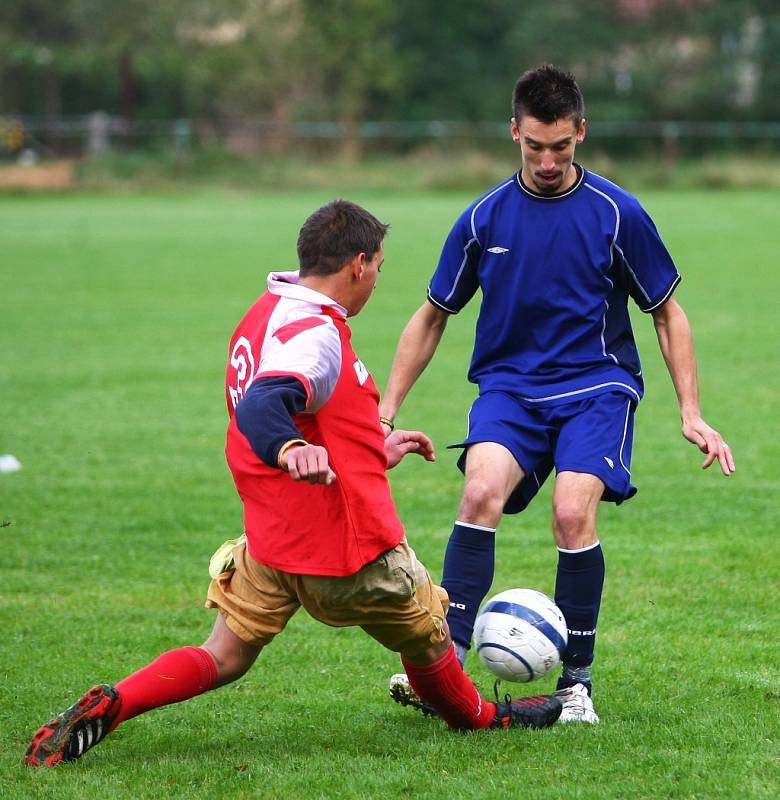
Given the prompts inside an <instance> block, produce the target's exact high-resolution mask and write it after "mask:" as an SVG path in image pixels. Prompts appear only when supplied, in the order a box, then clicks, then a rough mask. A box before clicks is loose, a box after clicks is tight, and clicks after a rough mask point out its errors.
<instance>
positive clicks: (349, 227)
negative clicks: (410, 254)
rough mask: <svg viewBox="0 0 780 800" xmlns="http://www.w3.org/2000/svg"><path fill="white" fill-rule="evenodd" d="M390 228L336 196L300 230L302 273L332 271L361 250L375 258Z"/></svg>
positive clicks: (316, 273)
mask: <svg viewBox="0 0 780 800" xmlns="http://www.w3.org/2000/svg"><path fill="white" fill-rule="evenodd" d="M389 228H390V226H389V225H385V224H384V223H383V222H380V221H379V220H378V219H377V218H376V217H375V216H374V215H373V214H371V213H369V212H368V211H366V209H365V208H362V207H361V206H359V205H357V204H356V203H351V202H350V201H349V200H333V201H332V202H330V203H328V204H327V205H324V206H322V208H318V209H317V210H316V211H315V212H314V213H313V214H312V215H311V216H310V217H309V218H308V219H307V220H306V222H304V223H303V227H302V228H301V231H300V233H299V234H298V264H299V267H300V274H301V277H305V276H307V275H332V274H334V273H336V272H338V271H339V270H340V269H341V268H342V267H343V266H344V264H346V263H347V261H349V260H350V259H352V258H354V257H355V256H356V255H358V253H365V254H366V255H367V256H368V257H369V258H372V257H373V256H374V254H375V253H376V252H377V251H378V250H379V248H380V247H381V246H382V240H383V239H384V238H385V236H386V235H387V231H388V230H389Z"/></svg>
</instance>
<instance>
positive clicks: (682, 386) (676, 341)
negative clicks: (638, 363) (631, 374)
mask: <svg viewBox="0 0 780 800" xmlns="http://www.w3.org/2000/svg"><path fill="white" fill-rule="evenodd" d="M667 306H668V307H667ZM653 321H654V323H655V331H656V334H657V336H658V344H659V346H660V348H661V353H662V354H663V357H664V361H665V362H666V367H667V369H668V370H669V375H670V376H671V378H672V383H673V384H674V390H675V392H676V393H677V400H678V402H679V404H680V416H681V417H682V419H683V421H686V420H690V419H693V418H694V417H699V416H701V406H700V403H699V381H698V376H697V368H696V354H695V352H694V347H693V332H692V331H691V326H690V323H689V322H688V317H687V316H686V315H685V312H684V311H683V309H682V307H681V306H680V305H679V304H678V303H677V302H676V301H675V300H674V298H671V299H670V300H669V301H668V302H667V303H666V304H665V305H664V307H663V308H662V309H661V310H660V311H659V312H658V313H657V314H654V315H653Z"/></svg>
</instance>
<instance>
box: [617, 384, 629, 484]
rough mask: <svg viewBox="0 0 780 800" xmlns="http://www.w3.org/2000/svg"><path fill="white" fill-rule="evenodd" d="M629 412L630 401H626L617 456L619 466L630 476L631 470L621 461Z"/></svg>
mask: <svg viewBox="0 0 780 800" xmlns="http://www.w3.org/2000/svg"><path fill="white" fill-rule="evenodd" d="M630 413H631V401H630V400H629V401H628V406H627V407H626V421H625V422H624V423H623V441H622V442H621V443H620V451H619V453H618V458H619V459H620V466H621V467H623V469H624V470H625V471H626V473H627V474H628V477H629V478H630V477H631V470H630V469H629V468H628V467H627V466H626V465H625V464H624V463H623V447H624V446H625V444H626V434H627V432H628V417H629V415H630Z"/></svg>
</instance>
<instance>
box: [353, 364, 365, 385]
mask: <svg viewBox="0 0 780 800" xmlns="http://www.w3.org/2000/svg"><path fill="white" fill-rule="evenodd" d="M352 366H353V367H354V368H355V375H357V379H358V383H359V384H360V385H361V386H362V385H363V384H364V383H365V382H366V381H367V380H368V370H367V369H366V367H365V365H364V364H363V362H362V361H361V360H360V359H358V360H357V361H356V362H355V363H354V364H353V365H352Z"/></svg>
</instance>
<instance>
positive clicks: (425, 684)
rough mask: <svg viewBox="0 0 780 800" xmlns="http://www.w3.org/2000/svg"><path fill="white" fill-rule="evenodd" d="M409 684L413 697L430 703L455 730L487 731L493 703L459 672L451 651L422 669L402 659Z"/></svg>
mask: <svg viewBox="0 0 780 800" xmlns="http://www.w3.org/2000/svg"><path fill="white" fill-rule="evenodd" d="M401 661H402V662H403V665H404V668H405V669H406V675H407V677H408V678H409V683H410V684H411V685H412V689H414V691H415V692H417V694H419V695H420V697H422V698H423V699H424V700H425V701H427V702H428V703H430V704H431V705H432V706H433V707H434V708H435V709H436V710H437V711H438V712H439V716H441V718H442V719H443V720H444V721H445V722H446V723H447V724H448V725H449V726H450V727H451V728H455V729H457V730H476V729H477V728H487V727H488V726H489V725H490V723H491V722H493V718H494V717H495V715H496V705H495V703H490V702H489V701H487V700H485V699H484V698H483V697H482V696H481V695H480V693H479V692H478V691H477V687H476V686H474V684H473V683H472V682H471V679H470V678H469V677H468V675H466V673H465V672H464V671H463V667H461V665H460V662H459V661H458V658H457V656H456V655H455V648H454V647H452V646H450V649H449V650H448V651H447V653H446V654H445V655H443V656H442V657H441V658H440V659H439V660H438V661H436V662H435V663H433V664H426V665H425V666H418V665H415V664H410V663H409V662H408V661H407V660H406V659H404V658H402V659H401Z"/></svg>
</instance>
